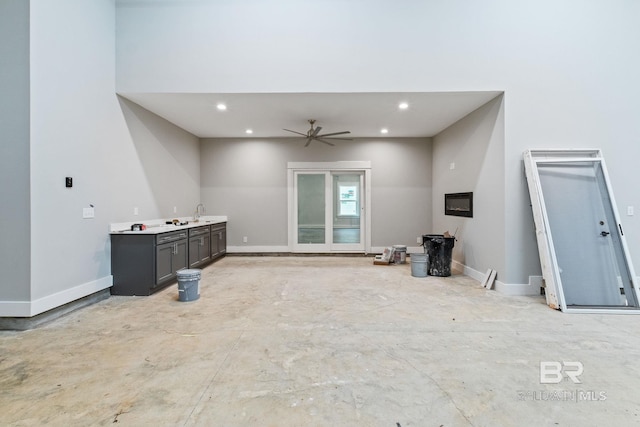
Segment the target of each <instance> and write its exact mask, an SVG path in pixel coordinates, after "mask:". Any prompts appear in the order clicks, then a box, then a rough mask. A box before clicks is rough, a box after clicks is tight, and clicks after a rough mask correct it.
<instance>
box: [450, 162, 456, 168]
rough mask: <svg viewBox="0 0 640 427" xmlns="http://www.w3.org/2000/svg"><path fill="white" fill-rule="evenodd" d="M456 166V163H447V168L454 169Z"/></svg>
mask: <svg viewBox="0 0 640 427" xmlns="http://www.w3.org/2000/svg"><path fill="white" fill-rule="evenodd" d="M455 168H456V164H455V163H453V162H451V163H449V170H454V169H455Z"/></svg>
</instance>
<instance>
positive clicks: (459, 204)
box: [444, 193, 473, 218]
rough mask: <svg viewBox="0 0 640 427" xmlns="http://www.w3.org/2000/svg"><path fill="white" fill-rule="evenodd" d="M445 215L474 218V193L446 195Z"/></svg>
mask: <svg viewBox="0 0 640 427" xmlns="http://www.w3.org/2000/svg"><path fill="white" fill-rule="evenodd" d="M444 214H445V215H455V216H465V217H467V218H473V193H450V194H445V195H444Z"/></svg>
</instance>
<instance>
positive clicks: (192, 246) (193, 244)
mask: <svg viewBox="0 0 640 427" xmlns="http://www.w3.org/2000/svg"><path fill="white" fill-rule="evenodd" d="M201 242H202V237H201V236H196V237H190V238H189V267H196V266H197V265H198V264H200V250H201V249H200V248H201V245H200V243H201Z"/></svg>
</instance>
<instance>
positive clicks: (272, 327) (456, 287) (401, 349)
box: [0, 257, 640, 427]
mask: <svg viewBox="0 0 640 427" xmlns="http://www.w3.org/2000/svg"><path fill="white" fill-rule="evenodd" d="M200 294H201V297H200V299H198V300H197V301H193V302H180V301H178V289H177V285H172V286H170V287H169V288H167V289H165V290H163V291H161V292H159V293H157V294H154V295H152V296H149V297H111V298H109V299H107V300H104V301H101V302H99V303H96V304H94V305H92V306H90V307H86V308H84V309H82V310H79V311H76V312H73V313H71V314H69V315H67V316H65V317H63V318H60V319H57V320H55V321H53V322H51V323H48V324H46V325H43V326H41V327H39V328H37V329H33V330H29V331H22V332H9V331H2V332H0V407H1V408H2V411H0V424H2V425H25V426H26V425H42V424H49V425H83V426H84V425H105V426H106V425H113V424H114V423H116V422H117V423H118V424H119V425H132V426H138V425H185V426H190V425H194V426H195V425H224V426H246V425H265V426H266V425H279V426H294V425H304V426H326V425H366V426H369V425H370V426H378V425H380V426H398V425H400V426H402V427H407V426H425V425H434V426H441V425H442V426H489V425H491V426H495V425H500V426H510V425H512V426H522V425H536V426H538V425H551V426H555V425H560V426H562V425H565V426H569V425H571V426H573V425H581V426H590V425H593V426H596V425H630V424H636V423H639V422H640V404H638V402H637V399H636V397H635V391H636V384H637V378H638V376H639V373H640V372H639V371H640V369H639V368H637V366H636V364H635V363H634V361H635V360H637V359H638V357H639V356H640V337H638V336H637V334H634V333H633V331H634V330H635V329H637V328H638V326H639V322H640V320H639V318H638V317H637V316H619V315H596V314H563V313H561V312H558V311H554V310H552V309H550V308H549V307H547V306H546V304H545V300H544V297H509V296H504V295H501V294H499V293H497V292H495V291H489V290H486V289H484V288H482V287H481V286H480V283H479V282H477V281H475V280H473V279H471V278H469V277H466V276H462V275H459V274H457V275H456V274H454V275H453V276H451V277H445V278H442V277H431V276H430V277H412V276H411V269H410V265H409V264H404V265H395V266H394V265H391V266H374V265H373V262H372V259H371V258H354V257H348V258H341V257H227V258H225V259H223V260H221V261H219V262H217V263H215V264H213V265H211V266H209V267H207V268H205V269H204V270H203V271H202V279H201V282H200ZM541 362H551V364H548V365H545V368H544V369H543V372H542V374H543V375H541V368H540V364H541ZM555 362H557V363H559V364H560V367H561V368H562V366H563V365H562V363H563V362H565V363H566V362H578V363H579V364H580V365H581V366H582V367H583V371H582V373H580V374H579V375H577V376H576V378H577V379H578V380H579V381H580V382H579V383H576V382H574V381H573V380H572V379H571V378H570V377H569V375H567V374H568V373H571V372H573V373H576V371H575V369H576V368H575V366H577V365H575V364H574V365H571V364H568V365H565V366H564V371H558V372H560V374H558V372H554V369H555V368H554V367H555V366H556V365H554V363H555ZM558 375H562V377H561V379H560V381H559V382H556V379H558V378H559V377H558ZM574 379H575V378H574Z"/></svg>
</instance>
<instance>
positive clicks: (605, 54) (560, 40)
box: [117, 0, 640, 283]
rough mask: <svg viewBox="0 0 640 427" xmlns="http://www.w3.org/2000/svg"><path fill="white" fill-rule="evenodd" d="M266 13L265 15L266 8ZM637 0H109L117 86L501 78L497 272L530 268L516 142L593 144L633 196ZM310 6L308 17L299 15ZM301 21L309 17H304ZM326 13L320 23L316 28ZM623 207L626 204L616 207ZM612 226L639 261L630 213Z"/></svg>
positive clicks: (462, 82)
mask: <svg viewBox="0 0 640 427" xmlns="http://www.w3.org/2000/svg"><path fill="white" fill-rule="evenodd" d="M265 17H268V19H265ZM639 17H640V2H637V1H635V0H612V1H607V2H604V1H587V2H585V1H583V0H567V1H562V2H557V1H553V0H542V1H536V2H513V1H510V0H487V1H482V2H468V1H464V0H452V1H451V0H448V1H444V0H426V1H424V0H422V1H418V0H414V1H405V2H402V5H399V4H398V2H395V1H391V0H373V1H372V0H354V1H349V2H343V1H338V0H330V1H324V2H318V1H312V0H286V1H285V0H263V1H247V2H230V1H229V2H227V1H223V2H200V1H184V2H180V3H178V2H153V3H152V2H139V1H121V2H119V7H118V10H117V34H118V40H117V54H118V70H117V80H118V82H117V87H118V90H120V91H123V92H147V91H148V92H278V91H282V92H355V91H364V92H367V91H371V92H380V91H409V92H411V91H416V92H422V91H438V92H440V91H460V90H504V92H505V101H504V114H505V149H504V164H503V165H502V168H504V178H505V187H504V188H501V189H496V191H504V200H505V202H504V206H502V207H496V209H501V210H503V211H504V217H505V239H504V241H503V243H496V245H497V246H496V248H497V249H496V250H498V251H500V252H504V253H505V261H504V265H505V267H504V268H505V270H506V271H505V273H504V274H503V275H502V277H503V280H504V281H505V282H511V283H526V282H527V281H528V276H529V275H532V274H537V273H538V272H539V260H538V254H537V247H536V243H535V238H534V235H533V232H532V230H533V227H532V219H531V213H530V212H531V209H530V206H529V201H528V194H527V189H526V184H525V178H524V174H523V171H522V162H521V157H522V152H523V151H524V150H525V149H527V148H542V147H599V148H602V149H603V151H604V154H605V156H606V159H607V161H608V162H609V166H610V169H611V171H612V173H611V175H612V182H613V186H614V190H615V192H616V200H617V202H618V203H619V207H620V208H623V207H625V206H626V205H636V206H639V205H640V195H639V194H638V192H637V191H635V188H634V186H632V185H628V183H629V182H637V181H638V180H640V170H639V169H638V168H637V167H636V159H637V158H638V155H640V144H639V143H638V142H639V141H638V140H639V139H640V121H638V120H637V117H636V116H637V112H638V111H640V82H639V80H638V78H637V76H638V75H640V56H639V55H636V54H635V52H638V51H640V26H639V25H637V22H638V18H639ZM310 20H311V21H310ZM310 22H319V23H321V24H319V25H320V27H319V28H318V29H310V28H309V23H310ZM327 23H330V25H331V31H324V28H325V27H324V26H325V25H327ZM625 211H626V209H625ZM637 218H638V217H637V216H634V217H624V219H623V226H624V227H625V230H626V235H627V237H628V240H629V246H630V249H631V253H632V256H633V259H634V261H635V264H636V265H640V237H639V236H640V222H639V221H638V219H637Z"/></svg>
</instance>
